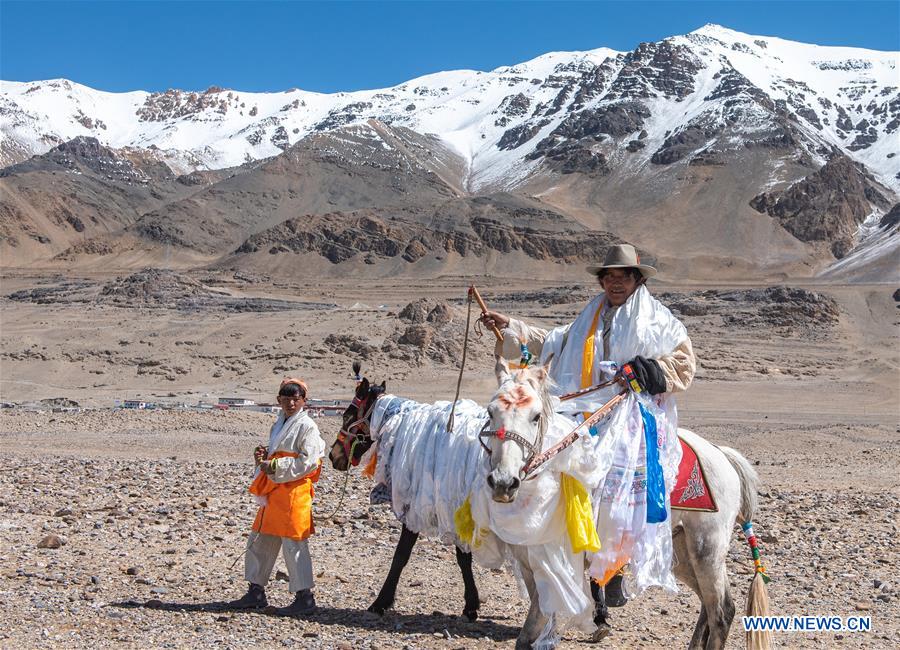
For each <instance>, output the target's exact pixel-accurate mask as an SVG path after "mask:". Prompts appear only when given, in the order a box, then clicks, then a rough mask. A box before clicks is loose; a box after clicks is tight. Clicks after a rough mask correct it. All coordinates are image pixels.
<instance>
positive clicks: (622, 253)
mask: <svg viewBox="0 0 900 650" xmlns="http://www.w3.org/2000/svg"><path fill="white" fill-rule="evenodd" d="M628 268H631V269H637V270H638V271H640V272H641V275H643V276H644V279H645V280H646V279H647V278H652V277H653V276H654V275H656V269H655V268H653V267H652V266H650V265H649V264H641V256H640V255H638V254H637V251H636V250H634V246H632V245H631V244H617V245H615V246H610V247H609V250H607V251H606V257H605V258H604V259H603V264H602V265H601V266H589V267H587V270H588V273H592V274H594V275H597V274H598V273H599V272H600V271H602V270H603V269H628Z"/></svg>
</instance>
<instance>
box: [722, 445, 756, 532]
mask: <svg viewBox="0 0 900 650" xmlns="http://www.w3.org/2000/svg"><path fill="white" fill-rule="evenodd" d="M719 449H720V450H721V451H722V453H723V454H725V458H727V459H728V462H729V463H731V466H732V467H734V471H735V472H737V475H738V478H739V479H740V481H741V508H740V510H739V511H738V523H739V524H742V525H743V524H745V523H747V522H748V521H753V518H754V517H755V516H756V510H757V508H758V507H759V497H758V492H759V475H758V474H757V473H756V470H754V469H753V468H752V467H751V466H750V461H748V460H747V459H746V458H744V457H743V456H741V454H740V453H739V452H738V451H736V450H735V449H732V448H731V447H719Z"/></svg>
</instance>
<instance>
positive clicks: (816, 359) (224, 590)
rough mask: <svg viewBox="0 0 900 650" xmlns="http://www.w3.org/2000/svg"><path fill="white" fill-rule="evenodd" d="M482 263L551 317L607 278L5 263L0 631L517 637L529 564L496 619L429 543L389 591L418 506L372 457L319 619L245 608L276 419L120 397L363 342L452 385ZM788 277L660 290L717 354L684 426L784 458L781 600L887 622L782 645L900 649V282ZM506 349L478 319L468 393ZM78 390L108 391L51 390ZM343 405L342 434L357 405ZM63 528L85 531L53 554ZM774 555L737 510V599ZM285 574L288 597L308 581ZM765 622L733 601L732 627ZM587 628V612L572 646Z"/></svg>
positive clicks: (510, 296)
mask: <svg viewBox="0 0 900 650" xmlns="http://www.w3.org/2000/svg"><path fill="white" fill-rule="evenodd" d="M470 281H474V282H475V283H476V284H478V285H479V287H481V288H482V291H483V293H484V295H485V297H486V298H487V299H488V300H489V301H490V303H491V305H492V306H496V307H497V308H500V309H504V310H507V311H509V312H510V313H513V314H515V315H519V316H521V317H523V318H526V319H530V320H533V321H535V322H540V323H545V324H553V323H561V322H565V321H566V320H568V319H570V318H571V316H573V315H574V314H575V313H577V311H578V310H579V309H580V308H581V306H582V305H583V304H584V302H585V300H587V298H589V297H590V295H591V288H590V287H589V286H583V285H578V284H574V283H570V284H563V283H554V284H552V285H551V286H543V285H540V284H535V283H524V282H522V281H519V282H518V283H516V282H508V281H502V282H501V281H498V280H496V279H489V278H478V277H476V278H471V277H467V278H462V279H460V278H439V279H437V280H434V281H428V282H421V283H415V282H408V281H402V282H401V281H383V280H374V281H369V282H361V283H360V284H358V285H351V284H349V283H347V282H346V281H345V282H337V281H334V282H319V281H310V282H309V283H306V282H303V281H297V280H291V281H280V280H278V279H277V278H276V279H272V278H269V277H252V276H247V275H241V274H228V273H224V272H203V273H191V274H172V275H170V276H167V277H165V278H160V277H154V278H151V279H149V280H148V279H147V278H141V277H131V278H128V277H120V278H116V277H115V276H113V275H103V274H84V275H82V276H78V277H72V276H61V275H53V274H37V273H32V272H24V271H23V272H7V273H6V274H5V275H4V276H3V277H2V278H0V284H2V287H0V295H2V298H0V300H2V303H0V307H2V314H3V316H2V323H0V324H2V338H0V400H2V401H3V402H5V403H10V404H13V405H15V406H14V407H13V408H6V409H3V410H2V411H0V440H2V451H0V465H2V472H0V483H2V490H0V617H2V620H3V621H4V622H5V623H4V625H3V626H2V629H0V645H2V646H3V647H59V646H65V647H88V646H90V647H111V646H124V647H197V646H212V645H214V646H219V647H273V648H275V647H300V648H305V647H309V648H319V647H321V648H405V647H409V648H470V647H471V648H489V647H490V648H493V647H497V648H511V647H513V645H514V639H515V636H516V634H517V633H518V626H519V625H520V623H521V622H522V621H523V620H524V617H525V612H526V608H525V605H524V602H523V601H522V600H521V599H520V598H519V596H518V590H517V588H516V585H515V581H514V580H513V579H512V577H511V576H510V575H509V574H508V573H505V572H493V571H487V570H484V569H481V568H477V569H476V580H477V582H478V585H479V589H480V591H481V595H482V600H483V605H482V609H481V618H480V619H479V620H478V621H477V622H474V623H470V622H468V621H465V620H464V619H462V618H461V617H460V616H459V613H460V612H461V610H462V583H461V580H460V578H459V572H458V570H457V568H456V565H455V562H454V559H453V555H454V554H453V549H452V548H450V547H445V546H442V545H440V544H437V543H435V542H433V541H428V540H422V541H421V542H420V543H419V545H418V546H417V547H416V549H415V551H414V554H413V558H412V560H411V562H410V565H409V566H408V568H407V571H406V572H405V574H404V576H403V579H402V581H401V584H400V588H399V591H398V600H397V603H396V605H395V608H394V610H393V611H392V612H390V613H388V615H386V616H385V617H383V618H380V617H377V616H374V615H372V614H368V613H366V611H365V608H366V606H367V605H368V604H369V603H370V602H371V600H372V599H373V598H374V595H375V594H376V593H377V590H378V588H379V587H380V585H381V581H382V579H383V577H384V575H385V573H386V572H387V568H388V566H389V564H390V558H391V554H392V552H393V548H394V544H395V542H396V540H397V538H398V536H399V524H398V523H397V522H396V521H395V520H394V518H393V516H392V515H391V514H390V512H389V511H387V510H386V509H385V507H384V506H377V507H375V506H369V504H368V489H367V480H366V479H363V478H361V477H360V476H359V475H358V474H357V473H351V475H350V479H349V482H348V488H347V491H346V498H345V499H344V501H343V504H342V505H341V507H340V509H339V512H337V514H336V515H335V516H333V517H329V516H328V515H330V514H331V513H332V512H333V511H334V510H335V508H336V507H337V506H338V502H339V499H340V495H341V493H342V487H343V484H344V475H341V474H339V473H338V472H335V471H332V470H330V468H327V470H326V471H325V472H323V475H322V479H321V481H320V483H319V487H318V491H317V497H316V510H317V512H318V513H319V516H318V524H317V528H318V530H317V534H316V535H315V536H314V537H313V538H312V542H311V548H312V555H313V563H314V569H315V571H316V574H317V586H316V595H317V599H318V602H319V605H320V607H321V610H320V611H319V612H318V613H316V614H314V615H312V616H310V617H308V618H307V619H303V620H299V619H279V618H275V617H272V616H268V615H265V614H257V613H235V612H229V611H225V610H223V609H222V608H221V607H220V606H219V604H218V603H220V602H221V601H224V600H228V599H231V598H235V597H237V596H238V595H240V594H241V593H242V592H243V589H244V583H243V580H242V571H241V561H240V557H239V556H240V554H241V552H242V550H243V546H244V544H245V537H246V533H247V530H248V528H249V524H250V522H251V519H252V514H253V506H252V503H251V501H250V499H249V498H248V497H247V495H246V492H245V489H246V485H247V483H248V480H249V475H250V470H251V462H250V458H251V453H252V449H253V447H254V446H255V445H256V444H258V443H259V442H260V441H261V440H262V439H263V438H264V436H265V435H266V433H267V431H268V427H269V424H270V422H271V420H272V417H273V416H272V415H269V414H263V413H247V412H236V411H233V410H232V411H216V412H197V411H183V410H172V411H152V412H126V411H114V410H111V407H112V406H113V405H114V403H115V402H116V400H124V399H126V398H137V397H141V398H145V399H147V400H149V401H157V402H160V403H170V404H175V403H188V404H195V403H197V402H198V401H206V402H209V403H212V402H214V401H216V400H215V398H216V397H219V396H223V395H236V396H241V397H247V398H250V399H254V400H257V401H260V402H264V401H271V399H272V396H273V392H274V389H275V387H276V386H277V382H278V380H279V378H280V377H282V376H285V375H288V374H300V375H302V376H304V377H306V378H308V379H309V381H310V385H311V387H312V396H313V397H319V398H338V399H347V398H349V397H350V395H351V392H352V389H353V380H352V378H351V377H350V363H351V361H352V360H353V359H356V358H360V359H361V360H362V361H363V364H364V370H365V373H366V374H367V375H368V376H370V377H371V378H374V379H376V380H378V381H381V380H382V379H384V380H386V381H387V382H388V388H389V390H390V391H391V392H395V393H397V394H400V395H405V396H409V397H414V398H417V399H421V400H423V401H433V400H438V399H451V398H452V391H453V387H454V386H455V382H456V372H457V370H456V368H457V364H458V361H459V358H460V355H461V350H462V347H461V346H462V335H463V332H464V328H465V319H466V312H465V304H464V302H463V300H462V299H463V298H464V295H465V285H466V284H467V283H468V282H470ZM782 284H783V286H781V287H776V286H775V285H774V283H773V284H765V285H759V284H757V285H749V284H748V285H738V284H731V285H728V286H721V285H720V286H711V285H702V286H701V285H690V286H687V285H679V286H674V285H662V284H657V285H654V286H653V287H652V291H653V292H654V293H655V294H656V295H657V296H659V297H660V299H661V300H663V302H664V303H666V304H668V305H670V306H671V307H672V308H673V310H674V311H675V312H676V314H678V315H679V316H680V317H681V318H682V319H683V320H684V322H685V324H686V325H687V327H688V330H689V332H690V334H691V336H692V340H693V342H694V347H695V349H696V351H697V356H698V358H699V360H700V364H701V367H700V371H699V373H698V376H697V379H696V382H695V385H694V386H693V387H692V388H691V390H690V391H689V392H688V393H686V394H685V395H683V396H682V397H681V398H680V399H679V409H680V417H681V425H682V426H684V427H686V428H690V429H693V430H694V431H697V432H698V433H700V434H701V435H704V436H706V437H708V438H709V439H710V440H712V441H713V442H716V443H727V444H729V445H731V446H734V447H736V448H737V449H738V450H740V451H741V452H742V453H744V454H745V455H746V456H747V457H748V458H749V459H750V460H751V462H753V463H754V464H755V465H756V469H757V470H758V471H759V473H760V475H761V477H762V480H763V489H762V497H761V511H760V513H759V515H758V517H757V521H756V522H755V524H756V530H757V533H758V535H759V536H760V539H761V542H762V552H763V556H764V558H765V560H766V563H767V565H768V567H769V570H770V573H771V575H772V577H773V582H772V583H771V585H770V595H771V598H772V603H773V609H774V612H775V613H778V614H797V615H807V614H808V615H839V616H844V617H847V616H851V615H869V616H871V617H872V630H871V631H870V632H867V633H855V634H853V633H848V632H845V633H824V632H823V633H795V634H783V635H779V636H777V637H776V642H777V644H778V645H779V647H790V648H795V647H801V648H806V647H809V648H812V647H850V648H893V647H898V646H900V613H898V605H897V602H898V599H900V578H898V574H897V569H896V567H897V566H898V563H900V551H898V550H897V547H896V543H895V540H896V538H897V536H898V534H900V529H898V521H900V488H898V481H897V471H896V467H897V464H898V462H900V435H898V433H900V428H898V427H900V417H898V416H900V353H898V351H900V345H898V342H900V341H898V334H900V330H898V324H900V322H898V321H900V319H898V316H900V310H898V309H897V302H896V301H895V298H894V295H895V294H894V292H895V289H896V287H895V286H892V285H866V286H859V285H835V284H815V283H811V282H808V281H806V282H784V283H782ZM160 286H163V287H167V288H166V289H165V291H164V292H163V293H161V294H160V293H158V292H157V293H155V292H154V290H149V289H147V287H160ZM35 291H37V293H35ZM417 301H419V302H417ZM410 303H412V304H410ZM490 349H491V342H490V340H489V338H488V337H487V336H485V337H477V336H476V337H474V338H473V339H472V341H471V347H470V349H469V352H468V362H467V374H466V377H465V379H464V383H463V395H464V396H466V397H470V398H472V399H476V400H482V401H483V400H485V399H486V398H487V397H488V396H489V395H490V393H491V390H492V387H493V377H492V372H491V367H492V364H491V360H490ZM55 398H65V399H68V400H74V401H75V402H77V403H78V404H79V405H81V406H83V407H96V408H97V409H99V410H83V411H81V412H72V413H69V412H53V411H52V410H50V406H52V404H54V403H55V404H57V405H59V404H62V403H63V402H61V401H57V402H44V403H43V404H41V400H52V399H55ZM28 405H31V407H32V409H29V408H26V406H28ZM319 423H320V427H321V429H322V432H323V437H324V438H325V439H326V441H327V442H329V443H330V442H331V441H332V440H333V438H334V436H335V434H336V432H337V429H338V422H337V420H336V419H335V418H322V419H320V420H319ZM47 535H57V536H59V537H60V538H62V541H64V542H65V544H64V545H62V546H61V547H60V548H56V549H46V548H38V543H39V542H40V541H41V539H42V538H44V537H45V536H47ZM235 562H237V565H235V566H232V565H233V564H234V563H235ZM277 568H279V569H281V570H283V566H282V565H281V563H280V561H279V565H278V567H277ZM751 568H752V563H751V562H750V560H749V552H748V550H747V548H746V545H745V543H744V542H743V540H742V538H741V536H740V535H739V534H738V532H737V530H736V531H735V537H734V539H733V541H732V548H731V552H730V554H729V574H730V578H731V581H732V595H733V596H734V598H735V600H736V601H737V602H738V603H743V600H744V598H745V596H746V589H747V586H748V585H749V582H750V577H751ZM269 593H270V599H271V600H272V601H274V602H275V603H276V604H283V603H286V602H287V601H288V600H289V594H288V593H287V585H286V583H285V582H283V581H280V580H275V581H273V583H271V587H270V590H269ZM698 606H699V602H698V601H697V599H696V597H695V596H694V595H693V594H692V593H690V592H689V591H687V590H686V589H683V590H682V591H681V593H679V594H677V595H671V594H665V593H659V592H648V593H646V594H644V595H643V596H641V597H640V598H639V599H638V600H636V601H633V602H631V603H629V604H628V606H627V607H625V608H624V609H621V610H614V611H613V617H612V624H613V627H614V632H613V634H612V636H610V637H609V638H608V639H606V640H605V641H604V642H603V643H602V645H601V646H600V647H609V648H632V647H645V648H658V647H663V646H672V645H674V646H684V645H686V644H687V641H688V639H689V638H690V634H691V630H692V627H693V622H694V620H695V618H696V614H697V611H698ZM742 638H743V634H742V632H741V630H740V623H739V620H738V619H736V621H735V624H734V626H733V628H732V633H731V636H730V639H729V647H730V648H737V647H741V646H742ZM586 641H587V639H586V638H584V637H583V636H580V635H577V634H568V635H566V636H565V638H564V640H563V644H562V647H566V648H576V647H585V645H586Z"/></svg>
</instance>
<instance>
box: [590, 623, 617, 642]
mask: <svg viewBox="0 0 900 650" xmlns="http://www.w3.org/2000/svg"><path fill="white" fill-rule="evenodd" d="M610 632H612V628H611V627H610V626H609V625H608V624H607V623H599V624H598V625H597V629H596V630H594V632H593V634H591V638H590V639H589V640H588V643H600V642H601V641H602V640H603V639H605V638H606V637H608V636H609V633H610Z"/></svg>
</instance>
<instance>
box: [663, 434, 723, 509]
mask: <svg viewBox="0 0 900 650" xmlns="http://www.w3.org/2000/svg"><path fill="white" fill-rule="evenodd" d="M678 441H679V442H680V443H681V463H679V465H678V478H676V479H675V489H673V490H672V494H671V495H670V496H669V500H670V502H671V504H672V509H673V510H702V511H704V512H718V511H719V508H718V506H717V505H716V500H715V497H713V494H712V492H710V491H709V486H708V485H707V483H706V476H705V475H704V473H703V465H701V464H700V459H699V458H697V452H695V451H694V449H693V447H691V446H690V445H689V444H688V443H686V442H685V441H684V440H683V439H682V438H678Z"/></svg>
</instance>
